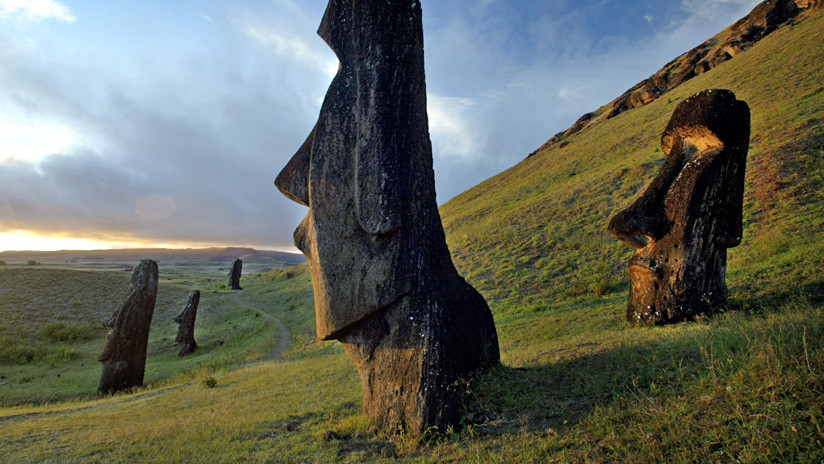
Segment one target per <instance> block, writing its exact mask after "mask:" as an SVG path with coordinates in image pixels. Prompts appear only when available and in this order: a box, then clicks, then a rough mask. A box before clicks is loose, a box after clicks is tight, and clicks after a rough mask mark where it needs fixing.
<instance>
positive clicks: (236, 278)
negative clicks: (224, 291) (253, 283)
mask: <svg viewBox="0 0 824 464" xmlns="http://www.w3.org/2000/svg"><path fill="white" fill-rule="evenodd" d="M242 270H243V261H241V260H240V258H237V259H235V260H234V261H232V270H231V271H230V272H229V289H231V290H243V289H242V288H240V274H241V271H242Z"/></svg>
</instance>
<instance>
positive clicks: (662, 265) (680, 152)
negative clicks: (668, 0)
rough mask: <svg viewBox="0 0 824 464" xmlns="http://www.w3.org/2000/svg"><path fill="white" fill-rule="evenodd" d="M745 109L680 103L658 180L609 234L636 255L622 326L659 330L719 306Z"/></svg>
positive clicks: (717, 100) (732, 233)
mask: <svg viewBox="0 0 824 464" xmlns="http://www.w3.org/2000/svg"><path fill="white" fill-rule="evenodd" d="M749 141H750V109H749V106H747V104H746V103H744V102H743V101H740V100H736V98H735V94H734V93H732V92H730V91H729V90H705V91H703V92H699V93H697V94H695V95H693V96H692V97H690V98H688V99H686V100H684V101H683V102H681V103H680V104H679V105H678V107H676V108H675V112H674V113H673V115H672V119H670V122H669V125H667V128H666V130H665V131H664V135H663V136H662V137H661V146H662V148H663V151H664V153H665V154H666V155H667V159H666V162H665V163H664V165H663V167H662V168H661V172H660V173H659V174H658V176H657V177H656V178H655V179H653V181H652V183H651V184H650V185H649V187H647V190H646V191H645V192H644V193H643V195H641V197H640V198H638V199H637V200H636V201H635V202H634V203H632V205H630V206H629V207H628V208H627V209H625V210H623V211H621V212H619V213H618V214H616V215H615V216H614V217H613V218H612V219H611V220H610V223H609V231H610V232H611V233H612V234H613V235H615V236H616V237H617V238H618V239H619V240H621V241H623V242H625V243H627V244H628V245H631V246H633V247H635V248H636V249H637V251H636V252H635V254H634V255H633V256H632V258H630V260H629V263H628V265H627V270H628V272H629V280H630V289H629V302H628V303H627V320H628V321H629V322H630V323H633V324H647V325H660V324H669V323H674V322H679V321H683V320H687V319H692V318H694V317H695V316H698V315H701V314H705V313H707V312H709V311H711V310H712V308H714V307H718V306H723V305H725V304H726V303H727V284H726V270H727V248H732V247H735V246H737V245H738V244H739V243H741V238H742V237H741V236H742V230H743V227H742V225H743V222H742V218H743V202H744V170H745V169H746V165H747V150H748V148H749Z"/></svg>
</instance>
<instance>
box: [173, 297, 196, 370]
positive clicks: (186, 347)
mask: <svg viewBox="0 0 824 464" xmlns="http://www.w3.org/2000/svg"><path fill="white" fill-rule="evenodd" d="M198 304H200V290H192V291H191V292H189V300H188V301H187V303H186V307H185V308H183V311H181V313H180V314H178V315H177V317H175V322H177V323H178V324H179V325H178V327H177V337H175V341H176V342H177V343H178V344H179V345H180V351H178V353H177V355H178V356H187V355H190V354H192V353H194V352H195V349H197V343H196V342H195V319H196V318H197V306H198Z"/></svg>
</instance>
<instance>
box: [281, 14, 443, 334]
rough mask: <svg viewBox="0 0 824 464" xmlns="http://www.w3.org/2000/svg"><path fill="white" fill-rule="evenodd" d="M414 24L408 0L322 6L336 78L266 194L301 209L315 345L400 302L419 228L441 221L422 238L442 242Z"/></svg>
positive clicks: (408, 284)
mask: <svg viewBox="0 0 824 464" xmlns="http://www.w3.org/2000/svg"><path fill="white" fill-rule="evenodd" d="M420 17H421V9H420V3H419V2H417V1H414V0H389V1H381V2H374V1H361V0H359V1H351V0H331V1H330V2H329V5H328V7H327V9H326V13H325V15H324V18H323V21H322V23H321V26H320V29H319V31H318V34H319V35H320V36H321V37H322V38H323V39H324V40H325V41H326V43H327V44H328V45H329V46H330V47H331V48H332V50H333V51H334V52H335V53H336V55H337V56H338V59H339V60H340V69H339V71H338V73H337V75H336V76H335V78H334V80H333V81H332V84H331V85H330V87H329V90H328V92H327V94H326V98H325V100H324V102H323V105H322V107H321V111H320V116H319V118H318V122H317V124H316V125H315V128H314V130H313V131H312V133H311V134H310V135H309V138H307V139H306V142H305V143H304V144H303V146H302V147H301V148H300V149H299V150H298V152H297V153H296V154H295V155H294V157H293V158H292V159H291V161H290V162H289V163H288V164H287V166H286V167H285V168H284V169H283V171H282V172H281V173H280V175H278V177H277V180H276V181H275V185H276V186H277V187H278V188H279V189H280V190H281V192H283V193H284V194H285V195H286V196H287V197H289V198H290V199H292V200H294V201H296V202H298V203H301V204H303V205H306V206H308V207H309V213H308V215H307V216H306V218H305V219H304V220H303V222H302V223H301V225H300V226H299V227H298V229H297V230H296V231H295V244H296V246H297V247H298V248H299V249H300V250H301V251H302V252H303V253H304V254H305V255H306V257H307V260H308V261H309V266H310V269H311V272H312V283H313V288H314V296H315V309H316V315H317V318H316V319H317V333H318V337H319V338H321V339H337V338H341V337H342V336H343V335H344V334H345V333H346V332H348V331H349V330H351V329H352V328H353V327H355V326H356V325H357V324H358V323H359V322H361V321H364V320H365V319H367V318H369V317H370V315H372V314H374V313H375V312H377V311H379V310H380V309H382V308H385V307H387V306H389V305H391V304H392V303H394V302H396V301H398V300H399V299H400V298H401V297H402V296H403V295H405V294H408V293H409V292H410V289H411V288H412V287H413V286H414V285H415V283H414V282H412V281H411V279H412V278H413V277H411V275H412V274H413V273H412V272H411V269H410V267H411V266H413V265H414V260H415V256H414V253H415V252H414V250H416V249H420V247H419V246H417V245H416V244H421V243H423V242H427V243H428V242H429V241H430V240H432V238H431V237H427V233H428V229H427V227H429V224H428V222H433V223H434V221H435V220H437V221H438V222H437V227H438V231H436V232H435V233H428V235H432V236H435V237H436V238H437V236H438V235H440V237H441V239H442V237H443V230H442V228H441V226H440V222H439V221H440V217H439V216H438V215H437V205H436V204H435V200H434V198H435V192H434V177H433V174H432V154H431V146H430V143H429V133H428V121H427V117H426V96H425V95H426V94H425V84H424V73H423V34H422V29H421V22H420ZM426 209H431V210H432V211H430V212H427V213H423V211H424V210H426ZM431 213H434V218H435V219H432V218H433V214H431ZM420 218H423V219H420ZM416 221H420V222H422V223H415V222H416ZM442 241H443V240H442ZM435 242H437V240H435ZM427 246H428V245H427ZM432 248H435V249H437V250H438V251H440V250H441V249H442V248H443V249H445V245H443V246H440V245H437V244H435V245H432ZM409 250H413V251H409Z"/></svg>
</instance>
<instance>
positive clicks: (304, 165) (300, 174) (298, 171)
mask: <svg viewBox="0 0 824 464" xmlns="http://www.w3.org/2000/svg"><path fill="white" fill-rule="evenodd" d="M317 127H318V126H317V124H315V128H314V129H312V132H310V133H309V137H307V138H306V141H305V142H303V145H302V146H301V147H300V149H298V151H297V153H295V156H293V157H292V159H291V160H289V162H288V163H287V164H286V167H284V168H283V170H282V171H280V174H278V177H277V179H275V186H276V187H277V188H278V190H280V191H281V193H283V194H284V195H286V196H287V197H289V198H290V199H291V200H292V201H296V202H298V203H300V204H302V205H304V206H309V163H310V161H311V160H312V144H313V143H314V142H315V132H316V131H317Z"/></svg>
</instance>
